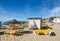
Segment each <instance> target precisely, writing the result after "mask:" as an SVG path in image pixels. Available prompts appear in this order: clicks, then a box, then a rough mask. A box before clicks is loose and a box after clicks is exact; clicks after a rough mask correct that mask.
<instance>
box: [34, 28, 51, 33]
mask: <svg viewBox="0 0 60 41" xmlns="http://www.w3.org/2000/svg"><path fill="white" fill-rule="evenodd" d="M50 32H51V29H46V30H43V29H41V30H34V33H35V34H47V33H50Z"/></svg>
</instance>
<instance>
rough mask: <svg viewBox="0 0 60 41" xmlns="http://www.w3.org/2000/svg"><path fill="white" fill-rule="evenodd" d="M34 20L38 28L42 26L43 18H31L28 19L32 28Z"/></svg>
mask: <svg viewBox="0 0 60 41" xmlns="http://www.w3.org/2000/svg"><path fill="white" fill-rule="evenodd" d="M34 22H35V24H36V26H37V28H38V29H40V28H41V20H40V19H29V20H28V27H29V28H31V26H34Z"/></svg>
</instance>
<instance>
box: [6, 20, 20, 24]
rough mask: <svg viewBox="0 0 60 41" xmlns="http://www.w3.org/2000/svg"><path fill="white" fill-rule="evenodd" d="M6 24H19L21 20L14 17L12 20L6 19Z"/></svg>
mask: <svg viewBox="0 0 60 41" xmlns="http://www.w3.org/2000/svg"><path fill="white" fill-rule="evenodd" d="M7 24H21V22H20V21H17V20H16V19H13V20H10V21H8V22H7Z"/></svg>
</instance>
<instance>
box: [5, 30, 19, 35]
mask: <svg viewBox="0 0 60 41" xmlns="http://www.w3.org/2000/svg"><path fill="white" fill-rule="evenodd" d="M15 32H18V30H7V31H6V32H5V33H6V34H10V35H12V34H14V33H15Z"/></svg>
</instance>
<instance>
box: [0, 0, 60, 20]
mask: <svg viewBox="0 0 60 41" xmlns="http://www.w3.org/2000/svg"><path fill="white" fill-rule="evenodd" d="M55 13H56V14H57V16H59V15H60V0H0V20H2V21H6V20H11V19H17V20H25V21H26V20H27V18H30V17H42V18H46V17H51V16H54V14H55Z"/></svg>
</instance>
